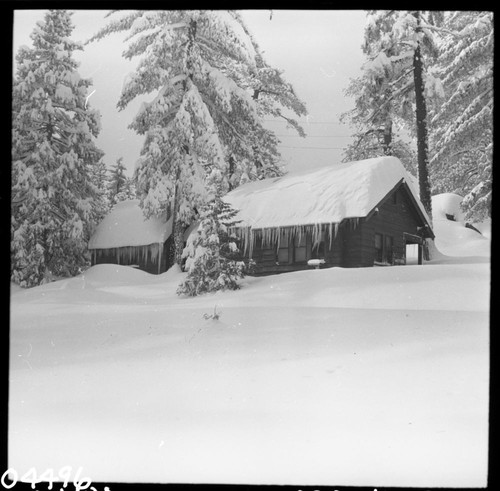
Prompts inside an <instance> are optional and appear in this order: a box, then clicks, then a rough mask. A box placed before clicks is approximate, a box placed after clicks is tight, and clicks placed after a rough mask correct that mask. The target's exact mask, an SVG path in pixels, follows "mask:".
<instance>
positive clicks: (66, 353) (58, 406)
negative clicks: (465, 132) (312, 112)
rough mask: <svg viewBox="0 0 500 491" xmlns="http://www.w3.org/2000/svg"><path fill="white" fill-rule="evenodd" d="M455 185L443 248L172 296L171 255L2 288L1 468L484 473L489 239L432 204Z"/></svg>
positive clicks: (163, 478) (385, 477)
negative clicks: (167, 262)
mask: <svg viewBox="0 0 500 491" xmlns="http://www.w3.org/2000/svg"><path fill="white" fill-rule="evenodd" d="M453 200H455V198H452V197H448V198H447V199H445V198H441V205H439V203H440V200H439V199H438V200H437V201H436V207H435V215H436V217H437V219H435V225H436V236H437V239H436V241H437V243H440V244H441V245H443V244H447V245H448V249H447V252H448V253H449V254H454V256H453V258H452V259H453V261H448V262H444V261H443V263H442V264H436V263H435V262H431V263H427V264H425V265H423V266H418V265H416V266H398V267H387V268H358V269H343V268H331V269H319V270H317V269H311V270H309V271H300V272H296V273H287V274H283V275H276V276H269V277H257V278H250V277H247V278H245V280H244V282H243V285H242V289H241V290H237V291H229V292H218V293H216V294H209V295H204V296H200V297H196V298H191V297H190V298H182V297H178V296H177V295H176V293H175V292H176V289H177V286H178V284H179V283H180V282H181V281H182V278H183V277H184V275H185V273H182V272H181V271H180V270H179V268H177V267H174V268H171V269H170V270H169V271H167V272H166V273H163V274H161V275H150V274H148V273H145V272H142V271H139V270H136V269H133V268H129V267H125V266H117V265H98V266H94V267H92V268H89V269H88V270H87V271H86V272H85V273H84V274H82V275H80V276H78V277H75V278H72V279H69V280H60V281H56V282H53V283H50V284H47V285H43V286H40V287H35V288H31V289H28V290H23V291H17V292H16V293H13V294H12V296H11V317H10V320H11V326H10V327H11V336H10V340H11V344H10V358H9V362H10V373H9V384H10V385H9V429H8V431H9V433H8V455H9V462H8V467H10V468H14V469H16V471H17V472H18V473H19V475H22V474H24V473H25V472H27V471H28V470H29V469H30V468H32V467H35V468H36V470H37V475H40V474H41V473H42V472H43V471H45V470H46V469H49V468H50V469H57V470H58V469H61V468H62V467H64V466H68V465H69V466H71V467H72V468H73V469H74V470H75V469H77V468H78V467H83V475H84V476H88V477H89V478H90V479H92V481H93V482H94V483H95V482H103V483H109V484H110V488H111V489H113V486H112V483H113V482H116V481H119V482H155V483H159V482H177V483H208V484H210V483H229V484H238V483H243V484H288V485H296V486H297V487H298V486H300V485H311V486H312V485H315V486H330V485H331V486H365V487H366V486H370V487H371V488H372V489H374V488H376V487H378V486H385V487H405V488H406V487H415V488H417V487H423V488H424V487H425V488H427V487H433V488H438V487H444V488H455V487H456V488H460V487H468V488H480V487H484V486H485V485H486V483H487V481H486V477H487V465H488V421H489V413H488V410H489V399H488V397H489V349H490V344H489V343H490V340H489V298H490V292H489V280H490V267H489V249H488V248H487V247H486V244H489V240H488V239H487V238H485V237H482V236H481V235H480V234H478V233H477V232H474V231H472V230H469V229H466V228H465V227H464V226H463V224H461V223H459V222H451V221H449V220H446V219H444V220H443V219H441V218H442V215H443V210H445V209H446V210H447V211H450V210H453V209H454V208H453V207H454V206H455V205H454V201H453ZM445 204H446V206H445ZM440 206H441V208H440ZM459 232H460V233H462V232H465V234H464V235H463V237H462V239H461V240H457V234H458V233H459ZM470 234H475V235H474V236H472V235H470ZM439 241H440V242H439ZM478 241H479V242H478ZM480 243H481V244H485V245H484V247H479V245H478V244H480ZM468 244H469V245H468ZM468 247H470V250H471V251H475V253H476V254H475V255H474V256H469V257H459V255H458V253H459V252H460V250H466V249H467V248H468ZM480 253H481V254H482V257H480V256H481V254H480ZM214 310H216V311H217V312H218V313H219V314H220V318H219V319H218V320H217V321H214V320H212V319H210V318H208V319H207V318H206V317H207V314H208V315H210V314H212V313H213V312H214ZM124 429H126V431H124ZM110 456H112V457H113V458H110Z"/></svg>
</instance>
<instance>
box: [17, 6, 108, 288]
mask: <svg viewBox="0 0 500 491" xmlns="http://www.w3.org/2000/svg"><path fill="white" fill-rule="evenodd" d="M72 31H73V26H72V23H71V14H70V13H69V12H67V11H66V10H50V11H48V13H47V14H46V15H45V18H44V20H43V21H41V22H38V23H37V25H36V27H35V29H34V30H33V32H32V34H31V39H32V41H33V47H31V48H30V47H26V46H23V47H21V48H20V49H19V51H18V53H17V56H16V62H17V68H16V73H15V79H14V84H13V100H14V101H15V103H14V105H13V113H12V220H11V278H12V281H14V282H15V283H18V284H20V285H21V286H33V285H38V284H40V283H42V282H43V281H44V279H46V278H48V277H50V276H51V275H56V276H63V275H73V274H76V273H78V272H79V271H80V268H82V267H84V266H85V265H86V264H88V254H87V241H88V238H89V233H90V230H91V228H92V226H93V223H94V222H95V220H96V202H97V201H98V199H99V197H98V191H97V189H96V186H95V184H94V182H93V177H92V166H93V165H94V164H95V163H96V162H97V161H99V159H100V158H101V157H102V152H101V151H100V150H99V149H98V148H97V147H96V146H95V143H94V139H95V137H96V136H97V135H98V132H99V127H100V126H99V125H100V123H99V114H98V113H97V112H96V111H95V110H93V109H91V108H90V107H89V106H88V104H87V94H88V89H89V86H90V85H91V81H90V80H88V79H82V78H81V77H80V75H79V74H78V72H77V67H78V64H77V62H76V61H75V60H74V59H73V57H72V55H73V52H74V51H75V50H79V49H82V46H81V45H80V44H78V43H75V42H74V41H72V40H71V39H70V35H71V33H72Z"/></svg>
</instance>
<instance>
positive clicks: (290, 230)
mask: <svg viewBox="0 0 500 491" xmlns="http://www.w3.org/2000/svg"><path fill="white" fill-rule="evenodd" d="M412 181H413V178H412V177H411V176H410V175H409V174H408V173H407V171H406V170H405V168H404V167H403V165H402V164H401V162H400V161H399V160H398V159H397V158H395V157H380V158H375V159H367V160H362V161H357V162H349V163H338V164H333V165H331V166H327V167H321V168H316V169H314V170H308V171H303V172H297V173H293V174H292V173H290V174H287V175H285V176H283V177H278V178H272V179H265V180H262V181H255V182H250V183H247V184H244V185H242V186H240V187H238V188H236V189H235V190H233V191H231V192H230V193H228V194H227V195H226V197H225V200H226V201H227V202H228V203H230V204H231V205H232V206H233V207H234V208H235V209H237V210H238V215H237V216H236V219H239V220H240V223H239V225H238V227H237V228H236V229H235V232H236V233H237V234H238V235H239V236H240V237H241V239H242V242H243V248H244V251H245V255H246V257H247V258H248V259H252V260H253V261H254V262H255V264H256V269H255V271H256V274H272V273H281V272H286V271H297V270H301V269H308V268H310V267H311V266H313V265H314V266H317V265H319V264H320V265H321V266H322V267H332V266H341V267H366V266H374V265H398V264H405V263H406V246H407V245H409V244H417V245H418V250H419V263H420V264H421V263H422V251H423V245H424V241H425V239H426V238H433V237H434V234H433V232H432V229H431V226H430V220H429V217H428V216H427V213H426V212H425V209H424V207H423V206H422V203H421V202H420V200H419V198H418V192H417V190H416V188H415V186H414V185H413V182H412Z"/></svg>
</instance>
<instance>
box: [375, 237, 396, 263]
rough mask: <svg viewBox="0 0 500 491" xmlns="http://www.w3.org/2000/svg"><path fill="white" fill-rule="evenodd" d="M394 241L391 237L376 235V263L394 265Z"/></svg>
mask: <svg viewBox="0 0 500 491" xmlns="http://www.w3.org/2000/svg"><path fill="white" fill-rule="evenodd" d="M393 252H394V240H393V237H392V236H390V235H382V234H377V233H376V234H375V262H377V263H383V264H392V263H393Z"/></svg>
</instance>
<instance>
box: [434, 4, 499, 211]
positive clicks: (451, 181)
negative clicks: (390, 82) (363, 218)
mask: <svg viewBox="0 0 500 491" xmlns="http://www.w3.org/2000/svg"><path fill="white" fill-rule="evenodd" d="M493 42H494V33H493V13H492V12H468V11H457V12H447V13H446V16H445V18H444V22H443V33H442V42H441V43H440V45H439V48H440V56H439V59H438V62H437V69H436V71H437V74H438V75H439V76H440V77H441V78H442V81H443V86H444V92H445V98H444V102H442V103H441V104H439V105H436V106H433V107H431V111H430V112H431V124H432V127H433V132H432V133H431V147H432V149H433V156H432V158H431V170H432V175H433V179H434V182H433V189H434V192H436V193H441V192H454V193H457V194H459V195H461V196H464V200H463V205H464V208H465V210H464V211H466V218H467V219H475V220H482V219H484V218H486V217H488V216H491V195H492V165H493V114H492V113H493Z"/></svg>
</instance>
